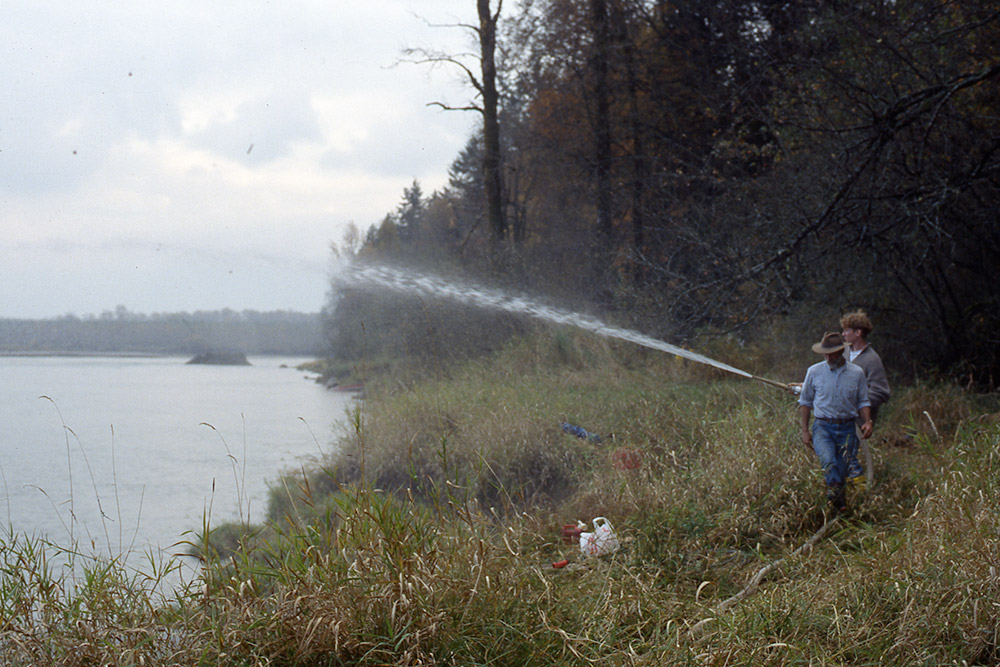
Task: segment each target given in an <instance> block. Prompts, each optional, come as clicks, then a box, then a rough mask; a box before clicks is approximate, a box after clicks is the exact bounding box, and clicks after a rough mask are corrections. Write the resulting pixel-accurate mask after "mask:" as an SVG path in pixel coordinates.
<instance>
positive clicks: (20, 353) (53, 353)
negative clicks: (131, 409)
mask: <svg viewBox="0 0 1000 667" xmlns="http://www.w3.org/2000/svg"><path fill="white" fill-rule="evenodd" d="M183 356H184V354H183V353H179V354H172V353H169V352H107V351H104V352H77V351H59V350H0V357H140V358H155V357H183Z"/></svg>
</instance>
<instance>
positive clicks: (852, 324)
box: [840, 310, 873, 338]
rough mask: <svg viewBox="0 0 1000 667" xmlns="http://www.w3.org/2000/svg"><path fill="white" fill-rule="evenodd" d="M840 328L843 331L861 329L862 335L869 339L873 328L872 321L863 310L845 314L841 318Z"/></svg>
mask: <svg viewBox="0 0 1000 667" xmlns="http://www.w3.org/2000/svg"><path fill="white" fill-rule="evenodd" d="M840 327H841V328H842V329H861V333H862V334H864V337H865V338H868V334H870V333H871V332H872V328H873V327H872V321H871V320H870V319H869V318H868V314H867V313H866V312H865V311H863V310H855V311H852V312H850V313H844V315H843V316H841V318H840Z"/></svg>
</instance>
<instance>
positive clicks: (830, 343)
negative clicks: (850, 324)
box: [813, 331, 844, 354]
mask: <svg viewBox="0 0 1000 667" xmlns="http://www.w3.org/2000/svg"><path fill="white" fill-rule="evenodd" d="M843 349H844V339H843V338H842V337H841V336H840V334H839V333H837V332H836V331H827V332H826V333H825V334H823V340H821V341H820V342H818V343H816V344H815V345H813V352H818V353H819V354H832V353H833V352H839V351H841V350H843Z"/></svg>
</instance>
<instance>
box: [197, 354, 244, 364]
mask: <svg viewBox="0 0 1000 667" xmlns="http://www.w3.org/2000/svg"><path fill="white" fill-rule="evenodd" d="M187 363H189V364H216V365H219V366H249V365H250V361H249V360H248V359H247V355H245V354H243V353H242V352H203V353H202V354H199V355H196V356H194V357H193V358H191V359H189V360H188V362H187Z"/></svg>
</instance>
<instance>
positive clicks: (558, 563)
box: [552, 558, 569, 570]
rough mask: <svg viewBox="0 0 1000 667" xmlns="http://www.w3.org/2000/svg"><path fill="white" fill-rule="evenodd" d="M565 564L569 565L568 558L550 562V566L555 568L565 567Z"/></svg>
mask: <svg viewBox="0 0 1000 667" xmlns="http://www.w3.org/2000/svg"><path fill="white" fill-rule="evenodd" d="M567 565H569V559H568V558H564V559H563V560H559V561H556V562H555V563H552V567H554V568H556V569H557V570H558V569H559V568H561V567H566V566H567Z"/></svg>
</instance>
